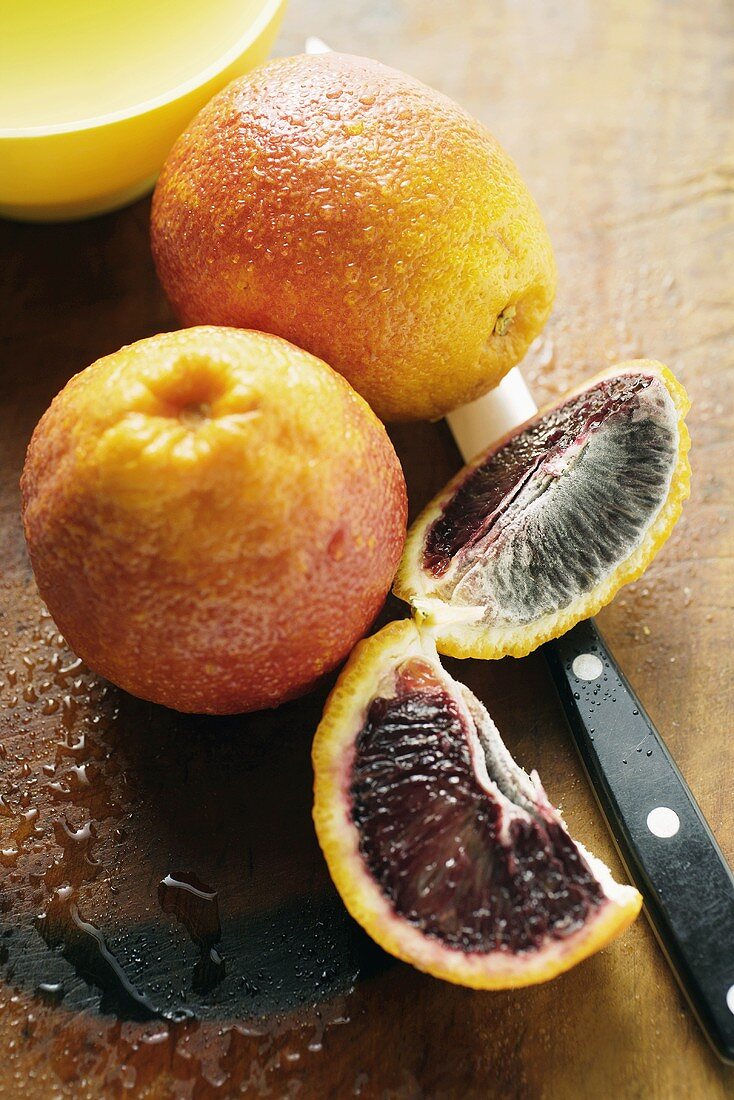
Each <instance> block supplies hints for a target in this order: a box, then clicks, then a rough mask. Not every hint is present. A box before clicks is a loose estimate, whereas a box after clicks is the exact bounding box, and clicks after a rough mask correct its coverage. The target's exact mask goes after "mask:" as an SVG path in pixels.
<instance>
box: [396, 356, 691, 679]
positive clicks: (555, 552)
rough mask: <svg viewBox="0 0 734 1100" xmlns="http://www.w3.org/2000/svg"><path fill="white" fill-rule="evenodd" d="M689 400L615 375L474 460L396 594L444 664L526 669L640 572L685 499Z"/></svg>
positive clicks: (676, 388) (409, 549)
mask: <svg viewBox="0 0 734 1100" xmlns="http://www.w3.org/2000/svg"><path fill="white" fill-rule="evenodd" d="M689 407H690V403H689V401H688V397H687V395H686V393H685V390H684V389H683V387H682V386H681V385H680V383H679V382H678V381H676V379H675V378H674V377H673V375H672V374H671V372H670V371H669V370H668V369H667V367H664V366H663V365H662V363H657V362H654V361H653V360H650V359H637V360H631V361H629V362H626V363H622V364H620V365H619V366H616V367H612V368H611V369H609V370H607V371H604V372H603V373H602V374H599V375H597V376H596V377H595V378H593V379H591V381H589V382H586V383H585V384H584V385H583V386H581V387H579V388H578V389H576V390H573V391H572V392H571V393H569V394H568V395H567V396H566V397H564V398H563V399H562V400H561V401H560V402H559V403H558V404H556V405H553V406H552V407H550V408H548V409H546V410H545V411H543V412H541V413H539V414H538V416H536V417H534V418H533V419H532V420H529V421H528V422H527V423H526V424H524V425H522V426H521V427H519V428H516V429H515V430H514V431H512V432H511V433H510V434H509V435H507V436H505V438H504V439H501V440H500V441H499V442H497V443H496V444H493V445H492V446H491V447H489V448H488V449H487V450H486V451H484V452H483V453H482V454H480V455H479V456H478V457H477V458H475V459H474V461H473V462H471V463H470V464H469V465H468V466H466V467H465V468H464V469H463V470H461V472H460V473H459V474H457V476H456V477H455V478H454V479H453V480H452V481H451V482H450V483H449V484H448V485H447V486H446V488H445V489H444V490H443V491H442V492H441V493H439V494H438V496H437V497H436V498H435V499H434V500H433V501H431V503H430V504H429V505H428V507H427V508H426V509H425V510H424V511H423V513H422V514H421V515H420V516H419V517H418V519H417V520H416V522H415V524H414V525H413V527H412V528H411V531H410V532H409V535H408V541H407V542H406V545H405V551H404V554H403V559H402V562H401V565H400V568H399V570H398V574H397V579H396V582H395V593H396V595H398V596H399V597H400V598H401V599H404V600H406V601H407V602H408V603H410V604H411V606H412V608H413V611H414V613H415V614H416V615H417V616H418V617H419V618H420V619H421V620H422V621H423V622H425V623H426V625H430V627H431V629H432V630H433V632H434V636H435V638H436V644H437V647H438V650H439V651H440V652H441V653H447V654H450V655H451V656H454V657H485V658H490V657H502V656H504V655H505V654H511V655H512V656H514V657H522V656H524V655H525V654H526V653H529V652H530V651H531V650H533V649H535V648H536V646H538V645H540V644H541V643H542V642H545V641H547V640H548V639H549V638H555V637H558V635H559V634H562V633H563V632H564V631H566V630H569V629H570V628H571V627H572V626H573V625H574V624H575V623H577V622H579V621H580V620H581V619H586V618H589V617H590V616H591V615H595V614H596V613H597V611H599V610H600V609H601V608H602V607H603V606H604V605H605V604H607V603H608V602H609V601H610V600H611V599H612V598H613V596H614V595H615V594H616V592H617V591H618V590H619V589H620V588H621V587H622V585H624V584H627V583H628V582H629V581H632V580H635V578H637V577H639V575H640V574H641V573H642V572H643V570H644V569H646V568H647V566H648V565H649V563H650V562H651V560H652V559H653V558H654V556H655V554H656V553H657V551H658V550H659V549H660V547H661V546H662V545H663V543H664V542H665V540H666V539H667V537H668V535H669V534H670V532H671V530H672V528H673V525H674V524H675V522H676V520H677V519H678V516H679V515H680V511H681V508H682V505H683V501H684V500H685V499H686V497H687V496H688V492H689V482H690V467H689V465H688V449H689V446H690V439H689V435H688V430H687V428H686V426H685V423H684V417H685V414H686V413H687V411H688V409H689Z"/></svg>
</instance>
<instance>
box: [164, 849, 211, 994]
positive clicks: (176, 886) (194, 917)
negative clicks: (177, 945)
mask: <svg viewBox="0 0 734 1100" xmlns="http://www.w3.org/2000/svg"><path fill="white" fill-rule="evenodd" d="M158 900H159V901H160V905H161V909H162V910H163V912H164V913H171V914H172V915H173V916H175V917H177V919H178V920H180V921H181V923H182V924H183V925H184V927H185V928H186V930H187V932H188V933H189V935H190V936H191V939H192V941H193V942H194V943H195V944H196V946H197V947H198V948H199V951H200V958H199V961H198V962H197V964H196V967H195V968H194V975H193V980H192V987H193V989H194V990H195V992H197V993H208V992H209V991H210V990H212V989H213V988H214V986H216V985H217V984H218V983H219V982H221V980H222V978H223V977H224V975H225V964H224V959H223V958H222V956H221V955H220V954H219V952H218V951H217V949H216V947H215V944H217V943H218V942H219V940H220V939H221V937H222V927H221V923H220V920H219V900H218V897H217V893H216V891H215V890H212V888H211V887H210V886H207V885H206V884H205V883H203V882H202V881H201V880H200V879H199V878H197V876H196V875H194V874H191V873H181V872H179V871H177V872H176V873H175V874H170V875H166V877H165V878H164V879H162V880H161V882H160V884H159V886H158Z"/></svg>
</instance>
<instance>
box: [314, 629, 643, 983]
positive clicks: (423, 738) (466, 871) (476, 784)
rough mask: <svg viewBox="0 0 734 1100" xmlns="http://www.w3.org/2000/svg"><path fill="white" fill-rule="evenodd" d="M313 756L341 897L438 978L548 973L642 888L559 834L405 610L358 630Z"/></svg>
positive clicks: (389, 943)
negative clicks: (374, 630)
mask: <svg viewBox="0 0 734 1100" xmlns="http://www.w3.org/2000/svg"><path fill="white" fill-rule="evenodd" d="M313 762H314V774H315V804H314V821H315V823H316V831H317V834H318V838H319V842H320V844H321V847H322V849H323V852H324V856H325V857H326V861H327V863H328V865H329V870H330V872H331V876H332V878H333V880H334V882H335V884H336V887H337V889H338V890H339V893H340V894H341V896H342V899H343V901H344V903H345V905H346V906H347V908H348V909H349V911H350V913H351V914H352V916H353V917H354V918H355V919H356V920H357V921H359V923H360V924H361V925H363V927H364V928H365V929H366V930H367V932H369V934H370V935H371V936H372V937H373V939H375V940H376V941H377V943H379V944H380V945H381V946H382V947H384V948H385V950H386V951H390V952H391V953H392V954H393V955H397V956H398V958H401V959H404V960H405V961H406V962H410V963H412V964H413V965H414V966H417V967H418V968H419V969H421V970H426V971H428V973H430V974H433V975H435V976H436V977H438V978H445V979H447V980H448V981H451V982H456V983H459V984H461V985H468V986H474V987H475V988H479V989H503V988H512V987H515V986H522V985H531V984H533V983H535V982H542V981H546V980H547V979H549V978H553V977H555V976H556V975H557V974H560V973H561V972H562V971H564V970H567V969H569V968H570V967H571V966H574V965H575V964H576V963H577V962H580V961H581V960H582V959H584V958H586V957H587V956H588V955H591V954H592V953H593V952H594V951H597V950H598V949H599V948H601V947H603V946H604V945H605V944H607V943H608V942H609V941H610V940H611V939H612V937H614V936H616V935H617V934H618V933H619V932H621V931H622V929H624V928H626V927H627V925H628V924H630V922H631V921H632V920H634V918H635V916H636V915H637V913H638V912H639V909H640V904H641V900H642V899H641V898H640V895H639V894H638V892H637V891H636V890H635V889H634V888H633V887H631V886H620V885H619V884H618V883H616V882H615V881H614V879H613V878H612V876H611V873H610V871H609V870H608V868H607V867H605V866H604V864H603V863H601V862H600V861H599V860H598V859H596V858H595V857H594V856H592V855H590V854H589V853H588V852H587V851H586V850H585V849H584V848H583V847H582V846H581V845H580V844H579V843H577V842H575V841H573V840H572V839H571V837H570V836H569V835H568V832H567V830H566V827H565V824H564V822H563V820H562V818H561V815H560V813H559V812H558V810H556V809H554V808H553V807H552V806H551V805H550V803H549V802H548V799H547V798H546V795H545V792H544V791H543V788H542V786H541V784H540V780H539V779H538V776H537V774H535V773H532V774H531V775H527V774H526V773H525V772H524V771H523V770H522V768H520V767H518V765H517V764H516V763H515V762H514V760H513V759H512V757H511V756H510V754H509V752H508V750H507V749H506V748H505V746H504V744H503V743H502V741H501V739H500V735H499V733H498V732H497V729H496V727H495V725H494V723H493V722H492V719H491V718H490V716H489V714H488V713H487V711H486V710H485V708H484V706H483V705H482V704H481V703H480V702H479V700H478V699H476V698H475V696H474V695H472V694H471V692H470V691H468V690H467V689H466V688H465V687H463V686H462V685H461V684H459V683H457V682H456V681H455V680H453V679H452V678H451V677H450V676H449V675H448V674H447V673H446V671H445V670H444V669H443V668H442V666H441V664H440V661H439V658H438V654H437V652H436V648H435V645H434V643H433V641H432V639H431V636H430V633H429V632H426V631H422V630H421V629H420V628H419V627H417V626H416V625H415V624H414V623H413V622H412V621H405V622H399V623H391V624H390V625H388V626H386V627H385V628H384V629H383V630H381V631H380V632H379V633H378V634H376V635H374V636H373V637H372V638H369V639H368V640H367V641H364V642H361V643H359V644H358V645H357V647H356V648H355V650H354V651H353V653H352V656H351V657H350V659H349V661H348V663H347V665H346V667H345V668H344V670H343V672H342V674H341V676H340V677H339V680H338V682H337V684H336V687H335V688H334V691H333V692H332V694H331V696H330V698H329V700H328V702H327V705H326V709H325V711H324V716H323V719H322V721H321V724H320V725H319V728H318V731H317V733H316V738H315V741H314V747H313Z"/></svg>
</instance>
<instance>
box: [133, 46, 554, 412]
mask: <svg viewBox="0 0 734 1100" xmlns="http://www.w3.org/2000/svg"><path fill="white" fill-rule="evenodd" d="M152 243H153V253H154V256H155V260H156V264H157V268H158V272H159V275H160V277H161V280H162V282H163V285H164V287H165V289H166V291H167V293H168V295H169V297H170V299H171V301H172V303H173V305H174V307H175V309H176V310H177V312H178V314H179V316H180V317H181V319H182V321H183V322H184V323H185V324H190V325H191V324H202V323H206V324H210V323H213V324H222V325H236V326H242V327H251V328H258V329H262V330H264V331H267V332H274V333H277V334H278V335H280V336H284V337H286V338H287V339H289V340H293V341H294V343H297V344H299V345H300V346H301V347H304V348H307V349H308V350H309V351H311V352H313V353H314V354H316V355H319V356H321V357H322V358H323V359H325V360H326V362H327V363H329V364H330V365H331V366H332V367H334V368H335V369H336V370H338V371H340V372H341V373H342V374H344V375H345V376H346V377H347V378H348V379H349V381H350V382H351V383H352V385H353V386H354V387H355V389H357V390H358V392H359V393H361V394H362V395H363V397H365V398H366V399H367V401H368V402H369V403H370V405H371V406H372V408H373V409H374V410H375V412H376V413H377V414H378V416H380V417H382V418H383V419H395V420H413V419H421V418H427V419H431V418H436V417H439V416H441V415H442V414H443V413H445V412H447V411H448V410H450V409H452V408H454V407H455V406H457V405H460V404H462V403H464V402H466V401H469V400H471V399H472V398H475V397H478V396H479V395H480V394H482V393H484V392H486V391H487V390H488V389H490V388H491V387H492V386H494V385H495V384H496V383H497V382H499V380H500V379H501V378H502V376H503V375H504V374H505V373H506V371H507V370H509V368H510V367H511V366H513V365H514V364H515V363H517V362H518V360H519V359H520V358H521V357H522V356H523V354H524V353H525V350H526V349H527V347H528V345H529V344H530V342H531V341H532V340H533V339H534V337H536V336H537V335H538V333H539V332H540V330H541V329H542V327H543V325H544V323H545V321H546V318H547V317H548V314H549V312H550V308H551V303H552V301H553V294H554V289H555V278H556V276H555V266H554V260H553V253H552V250H551V245H550V241H549V239H548V234H547V232H546V229H545V226H544V224H543V221H542V219H541V216H540V214H539V212H538V209H537V207H536V205H535V203H534V202H533V199H532V198H531V196H530V194H529V193H528V190H527V188H526V187H525V185H524V183H523V181H522V179H521V178H520V175H519V173H518V170H517V168H516V167H515V165H514V164H513V162H512V161H511V160H510V158H509V157H508V156H507V154H506V153H505V152H504V150H503V149H502V148H501V147H500V145H499V144H498V142H497V141H496V140H495V139H494V138H493V137H492V135H491V134H490V133H489V132H488V131H487V130H486V129H485V128H484V126H482V125H481V124H480V123H479V122H477V121H476V120H475V119H473V118H472V117H471V116H470V115H468V114H467V113H466V111H464V110H462V109H461V108H460V107H459V106H458V105H457V104H456V103H454V102H452V101H451V100H450V99H448V98H446V97H445V96H443V95H440V94H439V93H438V92H436V91H434V90H433V89H431V88H429V87H427V86H426V85H424V84H421V83H420V82H419V81H417V80H414V79H413V78H411V77H409V76H406V75H405V74H403V73H400V72H398V71H396V70H395V69H390V68H387V67H386V66H385V65H381V64H378V63H377V62H375V61H369V60H366V59H364V58H358V57H351V56H349V55H343V54H322V55H318V56H313V57H306V56H300V57H291V58H285V59H279V60H276V61H273V62H271V63H269V64H267V65H265V66H263V67H261V68H259V69H257V70H255V71H254V72H252V73H250V74H249V75H247V76H245V77H243V78H241V79H239V80H237V81H235V82H234V83H232V84H231V85H230V86H229V87H228V88H226V89H225V90H224V91H223V92H221V93H220V94H219V95H217V96H216V97H215V98H214V99H213V100H212V101H211V102H210V103H209V104H208V106H207V107H205V108H204V110H203V111H201V113H200V114H199V115H198V116H197V117H196V118H195V119H194V121H193V122H192V123H191V125H190V126H189V128H188V129H187V130H186V131H185V133H184V134H183V135H182V136H181V137H180V138H179V139H178V141H177V142H176V144H175V145H174V147H173V149H172V151H171V153H170V155H169V157H168V160H167V162H166V164H165V166H164V168H163V171H162V173H161V176H160V179H159V181H158V185H157V187H156V191H155V195H154V199H153V212H152Z"/></svg>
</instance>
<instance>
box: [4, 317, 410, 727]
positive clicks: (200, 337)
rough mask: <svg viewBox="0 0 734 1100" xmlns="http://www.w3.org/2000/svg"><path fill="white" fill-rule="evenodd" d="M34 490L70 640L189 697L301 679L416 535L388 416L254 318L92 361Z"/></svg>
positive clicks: (56, 607)
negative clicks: (255, 324) (256, 326)
mask: <svg viewBox="0 0 734 1100" xmlns="http://www.w3.org/2000/svg"><path fill="white" fill-rule="evenodd" d="M22 492H23V516H24V523H25V531H26V538H27V542H28V547H29V550H30V555H31V561H32V564H33V568H34V572H35V575H36V579H37V581H38V586H39V589H40V592H41V595H42V596H43V598H44V599H45V601H46V603H47V605H48V607H49V610H50V611H51V614H52V615H53V616H54V619H55V620H56V623H57V624H58V627H59V629H60V631H61V632H62V633H63V634H64V636H65V637H66V639H67V641H68V642H69V644H70V645H71V647H72V648H73V649H74V650H75V651H76V652H77V653H78V654H79V656H80V657H82V658H83V659H84V660H85V661H86V662H87V663H88V664H89V665H90V667H91V668H92V669H93V670H94V671H96V672H98V673H99V674H101V675H102V676H105V677H107V678H109V679H110V680H112V681H113V682H114V683H116V684H118V685H119V686H120V687H122V688H125V689H126V690H127V691H130V692H132V693H133V694H135V695H139V696H141V697H143V698H145V699H150V700H153V701H154V702H157V703H164V704H166V705H167V706H170V707H174V708H176V709H179V710H184V711H201V712H209V713H230V712H237V711H246V710H254V709H257V708H260V707H267V706H276V705H277V704H279V703H281V702H283V701H284V700H285V699H288V698H290V697H293V696H296V695H298V694H300V693H302V692H304V691H306V690H307V689H308V688H309V686H310V685H312V684H313V683H314V681H315V680H316V679H317V678H318V677H319V676H320V675H321V674H322V673H324V672H326V671H327V670H329V669H331V668H333V667H334V665H336V664H337V663H338V662H339V661H340V660H341V659H342V658H343V657H345V656H346V655H347V653H348V652H349V650H350V649H351V647H352V646H353V644H354V642H355V640H356V639H357V638H359V637H360V636H361V635H362V634H363V633H364V631H365V630H366V629H367V627H368V626H369V624H370V623H371V621H372V619H373V618H374V616H375V614H376V613H377V611H378V609H379V607H380V605H381V604H382V602H383V600H384V598H385V594H386V592H387V590H388V588H389V585H390V582H391V581H392V578H393V574H394V572H395V567H396V564H397V561H398V559H399V557H400V552H401V549H402V546H403V541H404V537H405V522H406V495H405V483H404V480H403V475H402V471H401V468H400V464H399V462H398V459H397V456H396V454H395V451H394V450H393V447H392V444H391V443H390V441H389V439H388V437H387V435H386V433H385V430H384V428H383V426H382V424H381V423H380V421H379V420H378V419H377V417H376V416H375V415H374V413H372V411H371V410H370V409H369V407H368V406H367V404H366V403H365V402H364V401H363V400H362V398H361V397H359V396H358V395H357V394H356V393H355V392H354V391H353V390H352V388H351V387H350V386H349V385H348V384H347V382H345V380H344V379H343V378H341V377H340V376H339V375H338V374H336V373H335V372H334V371H332V370H331V368H330V367H328V366H327V365H326V364H325V363H322V362H321V361H320V360H318V359H316V358H314V357H313V356H312V355H309V354H308V353H307V352H304V351H302V350H300V349H299V348H296V347H294V346H293V345H292V344H288V343H286V341H284V340H281V339H279V338H278V337H275V336H270V335H264V334H262V333H258V332H244V331H239V330H228V329H216V328H194V329H189V330H186V331H183V332H172V333H166V334H164V335H161V336H155V337H152V338H151V339H147V340H141V341H140V342H139V343H136V344H132V345H131V346H130V347H126V348H123V349H122V350H120V351H118V352H116V353H115V354H114V355H108V356H107V357H106V358H104V359H100V360H99V361H98V362H96V363H94V364H92V366H90V367H88V368H87V369H86V370H84V371H82V372H81V373H80V374H78V375H76V376H75V377H74V378H72V379H71V381H70V382H69V383H68V384H67V386H66V387H65V388H64V389H63V390H62V391H61V393H60V394H59V395H58V396H57V397H56V399H55V400H54V402H53V403H52V405H51V407H50V408H49V409H48V411H47V412H46V414H45V415H44V416H43V418H42V419H41V421H40V423H39V424H38V426H37V428H36V430H35V432H34V434H33V438H32V440H31V444H30V447H29V449H28V455H27V458H26V464H25V468H24V471H23V477H22Z"/></svg>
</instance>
